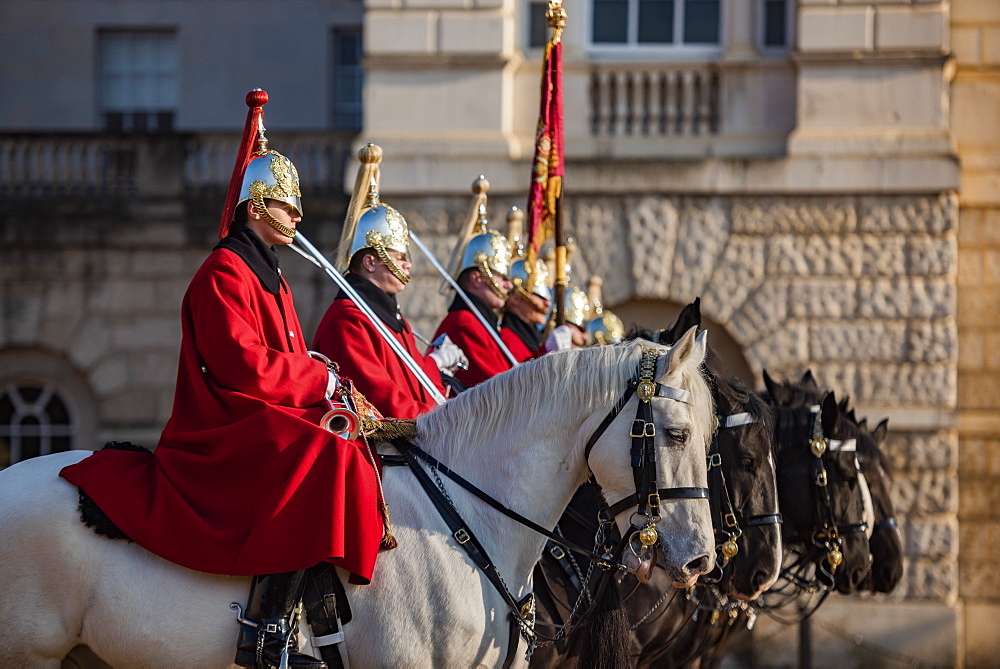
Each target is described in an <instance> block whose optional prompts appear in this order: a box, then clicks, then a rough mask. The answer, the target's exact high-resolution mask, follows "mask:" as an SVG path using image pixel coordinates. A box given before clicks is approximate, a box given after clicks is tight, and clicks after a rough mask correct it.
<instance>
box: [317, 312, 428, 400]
mask: <svg viewBox="0 0 1000 669" xmlns="http://www.w3.org/2000/svg"><path fill="white" fill-rule="evenodd" d="M399 320H400V324H401V326H402V327H401V328H400V329H401V330H402V331H401V332H396V331H395V330H392V329H390V332H391V333H392V335H393V336H394V337H395V338H396V341H398V342H399V343H400V344H402V346H403V348H404V349H405V350H406V351H407V352H408V353H409V354H410V356H412V357H413V360H414V361H415V362H416V363H417V364H418V365H420V367H421V368H422V369H423V370H424V372H425V373H426V374H427V376H428V377H430V379H431V382H432V383H434V385H435V387H436V388H437V389H438V391H439V392H440V393H441V394H442V395H446V393H445V389H444V387H443V386H442V385H441V373H440V372H439V371H438V368H437V364H436V363H435V362H434V360H433V358H430V357H427V356H424V355H422V354H421V353H420V351H418V350H417V343H416V341H415V339H414V337H413V331H412V330H411V329H410V325H409V323H407V322H406V319H404V318H402V317H401V316H400V319H399ZM313 349H314V350H316V351H319V352H320V353H322V354H323V355H325V356H327V357H328V358H330V359H331V360H335V361H336V362H337V364H338V365H340V373H341V374H342V375H343V376H345V377H346V378H348V379H350V380H351V381H353V382H354V385H355V386H356V387H357V389H358V390H359V391H361V394H362V395H364V396H365V398H366V399H367V400H368V401H369V402H371V403H372V405H373V406H374V407H375V408H376V409H378V410H379V412H380V413H381V414H382V415H383V416H386V417H391V418H416V417H417V416H418V415H420V414H422V413H427V412H428V411H430V410H431V409H433V408H434V407H436V406H437V402H435V401H434V398H432V397H431V395H430V393H429V392H427V390H426V389H425V388H424V387H423V385H421V384H420V382H419V381H418V380H417V377H416V376H415V375H414V374H413V372H411V371H410V369H409V368H408V367H407V366H406V365H404V364H403V362H402V361H401V360H400V359H399V356H398V355H396V353H395V352H394V351H393V350H392V349H391V348H390V347H389V344H387V343H386V342H385V340H384V339H382V336H381V335H380V334H379V333H378V330H376V329H375V326H374V325H373V324H372V322H371V321H370V320H368V318H367V317H366V316H365V315H364V314H363V313H362V312H361V309H359V308H358V306H357V305H356V304H354V302H353V301H352V300H350V299H336V300H334V301H333V304H331V305H330V308H329V309H327V311H326V314H325V315H324V316H323V320H322V321H321V322H320V324H319V327H318V328H317V329H316V337H315V339H313Z"/></svg>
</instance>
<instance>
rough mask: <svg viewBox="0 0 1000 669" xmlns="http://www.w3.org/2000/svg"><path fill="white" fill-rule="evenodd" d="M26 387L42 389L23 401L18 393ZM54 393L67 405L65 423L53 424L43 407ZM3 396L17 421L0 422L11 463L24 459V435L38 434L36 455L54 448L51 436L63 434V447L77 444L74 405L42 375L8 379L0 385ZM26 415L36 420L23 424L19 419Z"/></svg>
mask: <svg viewBox="0 0 1000 669" xmlns="http://www.w3.org/2000/svg"><path fill="white" fill-rule="evenodd" d="M27 387H36V388H40V389H41V393H40V394H39V395H38V397H37V398H36V399H35V400H34V401H32V402H28V401H26V400H25V399H24V398H23V397H22V395H21V390H22V389H23V388H27ZM53 395H55V396H56V397H58V398H59V401H60V402H62V404H63V406H64V407H66V413H67V417H68V421H69V422H67V423H66V424H65V425H56V424H53V423H52V422H50V420H49V415H48V413H47V412H46V411H45V405H46V404H48V402H49V400H50V399H51V398H52V396H53ZM4 396H7V397H10V398H11V402H12V404H13V405H14V419H15V421H16V422H15V423H13V424H11V423H3V424H0V438H3V439H6V440H7V441H8V442H9V443H10V463H11V464H16V463H18V462H23V461H24V458H23V457H22V456H23V453H22V452H21V441H22V440H23V439H25V438H37V439H38V440H39V445H38V455H39V456H42V455H50V454H52V453H54V452H57V451H53V450H52V439H53V438H54V437H66V438H67V439H69V448H68V449H66V450H74V449H75V448H77V430H76V425H75V424H76V420H75V419H76V416H75V415H74V410H73V406H72V404H71V403H70V402H68V401H67V399H66V397H65V396H64V395H63V394H62V393H61V392H59V388H58V387H57V386H55V385H54V384H52V383H50V382H48V381H45V380H42V379H24V380H23V381H21V382H19V383H8V384H6V385H4V386H3V387H0V397H4ZM28 417H32V418H35V419H36V420H37V421H38V424H37V425H31V426H25V425H24V424H23V423H22V422H21V421H22V420H23V419H24V418H28Z"/></svg>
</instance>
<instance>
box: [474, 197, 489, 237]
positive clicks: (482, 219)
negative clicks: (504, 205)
mask: <svg viewBox="0 0 1000 669" xmlns="http://www.w3.org/2000/svg"><path fill="white" fill-rule="evenodd" d="M489 226H490V220H489V218H488V217H487V215H486V205H485V204H481V205H479V220H478V221H476V229H475V232H474V234H477V235H481V234H483V233H484V232H486V231H487V230H488V229H489Z"/></svg>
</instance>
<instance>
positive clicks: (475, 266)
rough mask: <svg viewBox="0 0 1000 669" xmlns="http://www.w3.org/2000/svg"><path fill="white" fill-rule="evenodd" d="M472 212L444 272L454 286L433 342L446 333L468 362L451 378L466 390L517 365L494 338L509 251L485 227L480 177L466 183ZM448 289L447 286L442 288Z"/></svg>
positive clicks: (506, 291)
mask: <svg viewBox="0 0 1000 669" xmlns="http://www.w3.org/2000/svg"><path fill="white" fill-rule="evenodd" d="M472 190H473V193H474V195H475V197H474V198H473V204H472V211H471V212H470V214H469V218H468V219H467V222H466V225H465V226H464V228H463V231H462V233H461V235H460V236H459V239H458V243H457V244H456V245H455V248H454V250H453V252H452V256H451V257H452V260H451V263H450V268H449V273H450V275H451V278H452V280H453V281H454V282H455V284H456V285H457V291H461V293H460V294H459V293H458V292H456V295H455V299H454V300H453V301H452V303H451V306H449V307H448V315H447V316H445V318H444V320H443V321H441V324H440V325H439V326H438V328H437V332H436V333H435V334H434V336H435V338H437V337H441V336H443V335H447V336H448V337H449V338H450V339H451V341H453V342H454V343H455V344H456V345H457V346H458V347H459V348H461V349H462V350H463V351H464V352H465V354H466V355H467V356H468V359H469V368H468V369H465V370H462V369H460V370H457V371H456V373H455V377H456V378H457V379H458V380H459V381H461V382H462V383H463V384H464V385H466V386H468V387H472V386H475V385H476V384H479V383H482V382H483V381H485V380H486V379H488V378H490V377H492V376H495V375H496V374H499V373H500V372H504V371H506V370H508V369H510V368H511V367H513V366H514V365H516V364H518V362H520V361H519V360H517V358H516V357H515V356H514V355H513V354H512V353H511V352H510V350H509V349H508V348H507V346H506V344H505V343H504V342H503V340H502V339H501V337H500V325H499V322H498V314H499V311H500V309H502V308H503V306H504V305H505V304H506V303H507V300H508V298H509V297H510V291H511V290H512V285H511V282H510V279H509V278H508V274H509V273H510V262H511V250H510V243H509V242H508V241H507V238H506V237H504V236H503V235H502V234H500V233H499V232H497V231H496V230H491V229H489V220H488V218H487V215H486V197H487V196H486V193H487V192H488V191H489V182H488V181H487V180H486V177H484V176H480V177H479V178H478V179H476V180H475V182H473V184H472ZM446 286H447V287H449V288H450V287H452V285H451V283H450V282H449V283H447V284H446Z"/></svg>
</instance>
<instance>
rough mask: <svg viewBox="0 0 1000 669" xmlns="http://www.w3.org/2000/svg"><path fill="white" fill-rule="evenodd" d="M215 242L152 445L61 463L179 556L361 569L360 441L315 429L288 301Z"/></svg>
mask: <svg viewBox="0 0 1000 669" xmlns="http://www.w3.org/2000/svg"><path fill="white" fill-rule="evenodd" d="M278 284H279V285H280V287H279V288H278V289H277V294H275V293H272V292H268V291H267V290H265V289H264V288H263V287H262V285H261V280H259V279H258V278H257V276H256V275H255V274H254V272H253V271H252V270H251V269H250V267H249V266H248V265H247V263H246V262H245V261H244V260H243V259H242V258H241V257H240V256H238V255H237V254H236V253H234V252H233V251H231V250H229V249H226V248H217V249H216V250H215V251H214V252H213V253H212V254H211V255H210V256H209V257H208V259H207V260H206V261H205V263H204V264H203V265H202V266H201V269H199V270H198V273H197V274H196V275H195V277H194V279H192V281H191V284H190V286H189V287H188V290H187V293H186V294H185V296H184V301H183V304H182V313H181V325H182V331H183V332H182V334H183V339H182V342H181V351H180V362H179V369H178V373H177V388H176V395H175V397H174V408H173V413H172V415H171V417H170V420H169V422H168V423H167V425H166V428H165V429H164V431H163V433H162V436H161V438H160V442H159V445H158V446H157V448H156V450H155V451H154V452H153V453H152V454H145V453H136V452H129V451H116V450H109V449H105V450H102V451H98V452H97V453H95V454H94V455H91V456H89V457H88V458H86V459H85V460H83V461H82V462H80V463H79V464H77V465H73V466H70V467H66V468H65V469H63V470H62V472H61V475H62V476H63V477H64V478H65V479H66V480H68V481H69V482H70V483H73V484H75V485H78V486H80V487H81V488H82V489H83V490H84V491H86V493H87V494H88V495H90V497H92V498H93V500H94V501H95V502H96V503H97V505H98V506H99V507H100V508H101V510H103V511H104V512H105V513H106V514H107V515H108V517H109V518H110V519H111V520H112V521H113V522H114V523H115V524H116V525H117V526H118V527H119V528H120V529H121V530H122V531H123V532H125V534H127V535H128V536H129V537H131V538H132V539H133V540H135V541H136V543H138V544H139V545H141V546H143V547H144V548H146V549H148V550H149V551H151V552H153V553H155V554H157V555H159V556H161V557H163V558H165V559H167V560H170V561H171V562H175V563H177V564H179V565H182V566H184V567H188V568H190V569H195V570H198V571H203V572H209V573H214V574H238V575H253V574H273V573H279V572H286V571H295V570H299V569H305V568H307V567H311V566H313V565H315V564H317V563H319V562H321V561H329V562H333V563H335V564H337V565H340V566H342V567H344V568H345V569H347V570H348V571H350V572H351V573H352V574H354V575H355V579H353V580H356V581H359V580H360V581H361V582H367V581H368V580H369V579H370V578H371V574H372V570H373V568H374V563H375V557H376V554H377V552H378V546H379V541H380V540H381V537H382V531H383V525H382V518H381V514H380V512H379V506H378V486H377V482H376V478H375V477H376V473H375V469H374V465H373V463H372V462H371V461H370V460H369V457H368V455H367V454H366V451H365V447H364V444H362V443H359V442H353V441H346V440H343V439H340V438H338V437H335V436H333V435H331V434H330V433H329V432H326V431H324V430H322V429H320V428H319V427H318V423H319V420H320V418H321V417H322V415H323V414H324V412H325V411H326V404H325V400H324V396H325V391H326V385H327V370H326V366H325V365H324V364H323V363H322V362H319V361H317V360H314V359H312V358H310V357H308V356H307V355H306V342H305V339H304V338H303V336H302V327H301V325H300V324H299V320H298V316H297V315H296V313H295V307H294V305H293V302H292V294H291V292H290V290H289V288H288V285H287V284H286V283H285V282H284V280H283V279H279V281H278Z"/></svg>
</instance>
